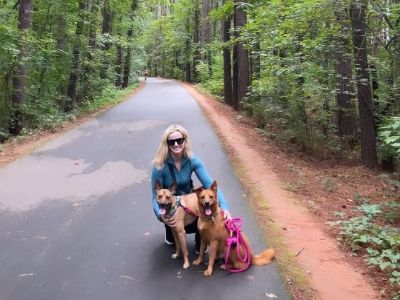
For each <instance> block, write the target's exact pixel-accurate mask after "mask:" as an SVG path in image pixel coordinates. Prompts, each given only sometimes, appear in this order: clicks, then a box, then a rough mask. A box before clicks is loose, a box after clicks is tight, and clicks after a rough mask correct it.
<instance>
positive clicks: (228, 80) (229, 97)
mask: <svg viewBox="0 0 400 300" xmlns="http://www.w3.org/2000/svg"><path fill="white" fill-rule="evenodd" d="M224 2H225V1H224ZM231 23H232V16H231V15H228V16H226V17H225V19H224V20H222V24H221V37H222V42H223V43H224V49H223V56H224V100H225V103H226V104H228V105H229V106H233V94H232V93H233V90H232V60H231V49H230V48H231V46H230V45H229V42H230V39H231V37H230V32H231Z"/></svg>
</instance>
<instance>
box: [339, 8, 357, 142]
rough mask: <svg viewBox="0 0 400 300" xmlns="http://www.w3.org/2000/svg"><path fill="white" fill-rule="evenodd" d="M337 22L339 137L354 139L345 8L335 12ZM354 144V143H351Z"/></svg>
mask: <svg viewBox="0 0 400 300" xmlns="http://www.w3.org/2000/svg"><path fill="white" fill-rule="evenodd" d="M335 16H336V20H337V22H338V23H339V26H340V36H339V37H338V39H337V42H336V47H335V51H334V56H335V70H336V106H337V112H336V118H335V119H336V124H337V129H338V135H339V136H342V137H349V138H352V139H354V138H355V134H356V122H355V121H356V115H355V105H354V103H353V101H352V87H351V78H352V69H351V67H352V65H351V57H350V53H351V48H350V31H349V25H350V24H348V22H347V21H346V19H347V18H348V16H347V15H346V13H345V11H344V8H342V7H340V6H339V7H338V8H337V9H336V10H335ZM350 142H351V143H353V141H350Z"/></svg>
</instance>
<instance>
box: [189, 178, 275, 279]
mask: <svg viewBox="0 0 400 300" xmlns="http://www.w3.org/2000/svg"><path fill="white" fill-rule="evenodd" d="M196 194H197V198H198V208H199V220H198V223H197V227H198V229H199V232H200V235H201V246H200V254H199V257H198V258H197V259H196V260H195V261H194V262H193V264H194V265H199V264H201V263H202V261H203V255H204V252H205V249H206V247H207V245H209V246H210V249H209V253H208V257H209V260H208V267H207V269H206V270H205V271H204V276H210V275H211V274H212V272H213V267H214V262H215V260H216V259H217V258H221V257H225V255H226V251H227V239H228V238H229V237H230V232H229V231H228V229H227V228H226V227H225V220H224V218H223V215H222V213H221V209H220V208H219V206H218V199H217V183H216V182H215V181H214V182H213V183H212V185H211V187H210V189H198V190H196ZM242 238H243V242H244V243H245V245H246V246H247V249H248V255H250V262H249V263H250V265H257V266H263V265H266V264H268V263H270V262H271V260H272V259H273V258H274V256H275V251H274V249H272V248H269V249H266V250H264V251H263V252H261V254H259V255H253V253H252V250H251V247H250V243H249V240H248V239H247V237H246V235H245V234H244V233H243V232H242ZM240 250H242V249H241V248H239V251H240ZM239 255H240V256H241V257H243V251H241V252H239ZM221 268H222V269H227V268H228V269H231V270H242V269H246V263H245V262H243V261H242V260H241V259H240V258H239V257H238V254H237V251H236V247H235V248H232V247H231V248H230V251H229V257H228V265H225V264H224V265H222V266H221Z"/></svg>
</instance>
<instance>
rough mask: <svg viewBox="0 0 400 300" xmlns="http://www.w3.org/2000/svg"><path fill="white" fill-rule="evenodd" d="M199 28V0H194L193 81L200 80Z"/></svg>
mask: <svg viewBox="0 0 400 300" xmlns="http://www.w3.org/2000/svg"><path fill="white" fill-rule="evenodd" d="M199 28H200V12H199V0H194V29H193V47H194V49H193V68H192V69H193V81H194V82H197V81H198V77H199V76H198V72H197V65H198V64H199V62H200V50H199Z"/></svg>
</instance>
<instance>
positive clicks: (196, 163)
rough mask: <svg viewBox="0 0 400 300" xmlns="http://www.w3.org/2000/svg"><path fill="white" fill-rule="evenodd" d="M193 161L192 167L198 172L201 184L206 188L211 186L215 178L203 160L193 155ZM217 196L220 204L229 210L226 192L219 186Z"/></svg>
mask: <svg viewBox="0 0 400 300" xmlns="http://www.w3.org/2000/svg"><path fill="white" fill-rule="evenodd" d="M191 163H192V168H193V171H194V172H195V173H196V176H197V178H198V179H199V180H200V182H201V184H202V185H203V186H204V187H205V188H206V189H208V188H210V186H211V184H212V182H213V180H212V178H211V177H210V175H209V174H208V171H207V169H206V167H205V166H204V164H203V162H202V161H201V160H200V158H198V157H197V156H193V157H192V158H191ZM217 193H218V194H217V197H218V202H219V206H220V207H221V208H222V209H223V210H226V211H228V210H229V206H228V203H227V202H226V200H225V196H224V193H222V191H221V189H220V188H218V190H217Z"/></svg>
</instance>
